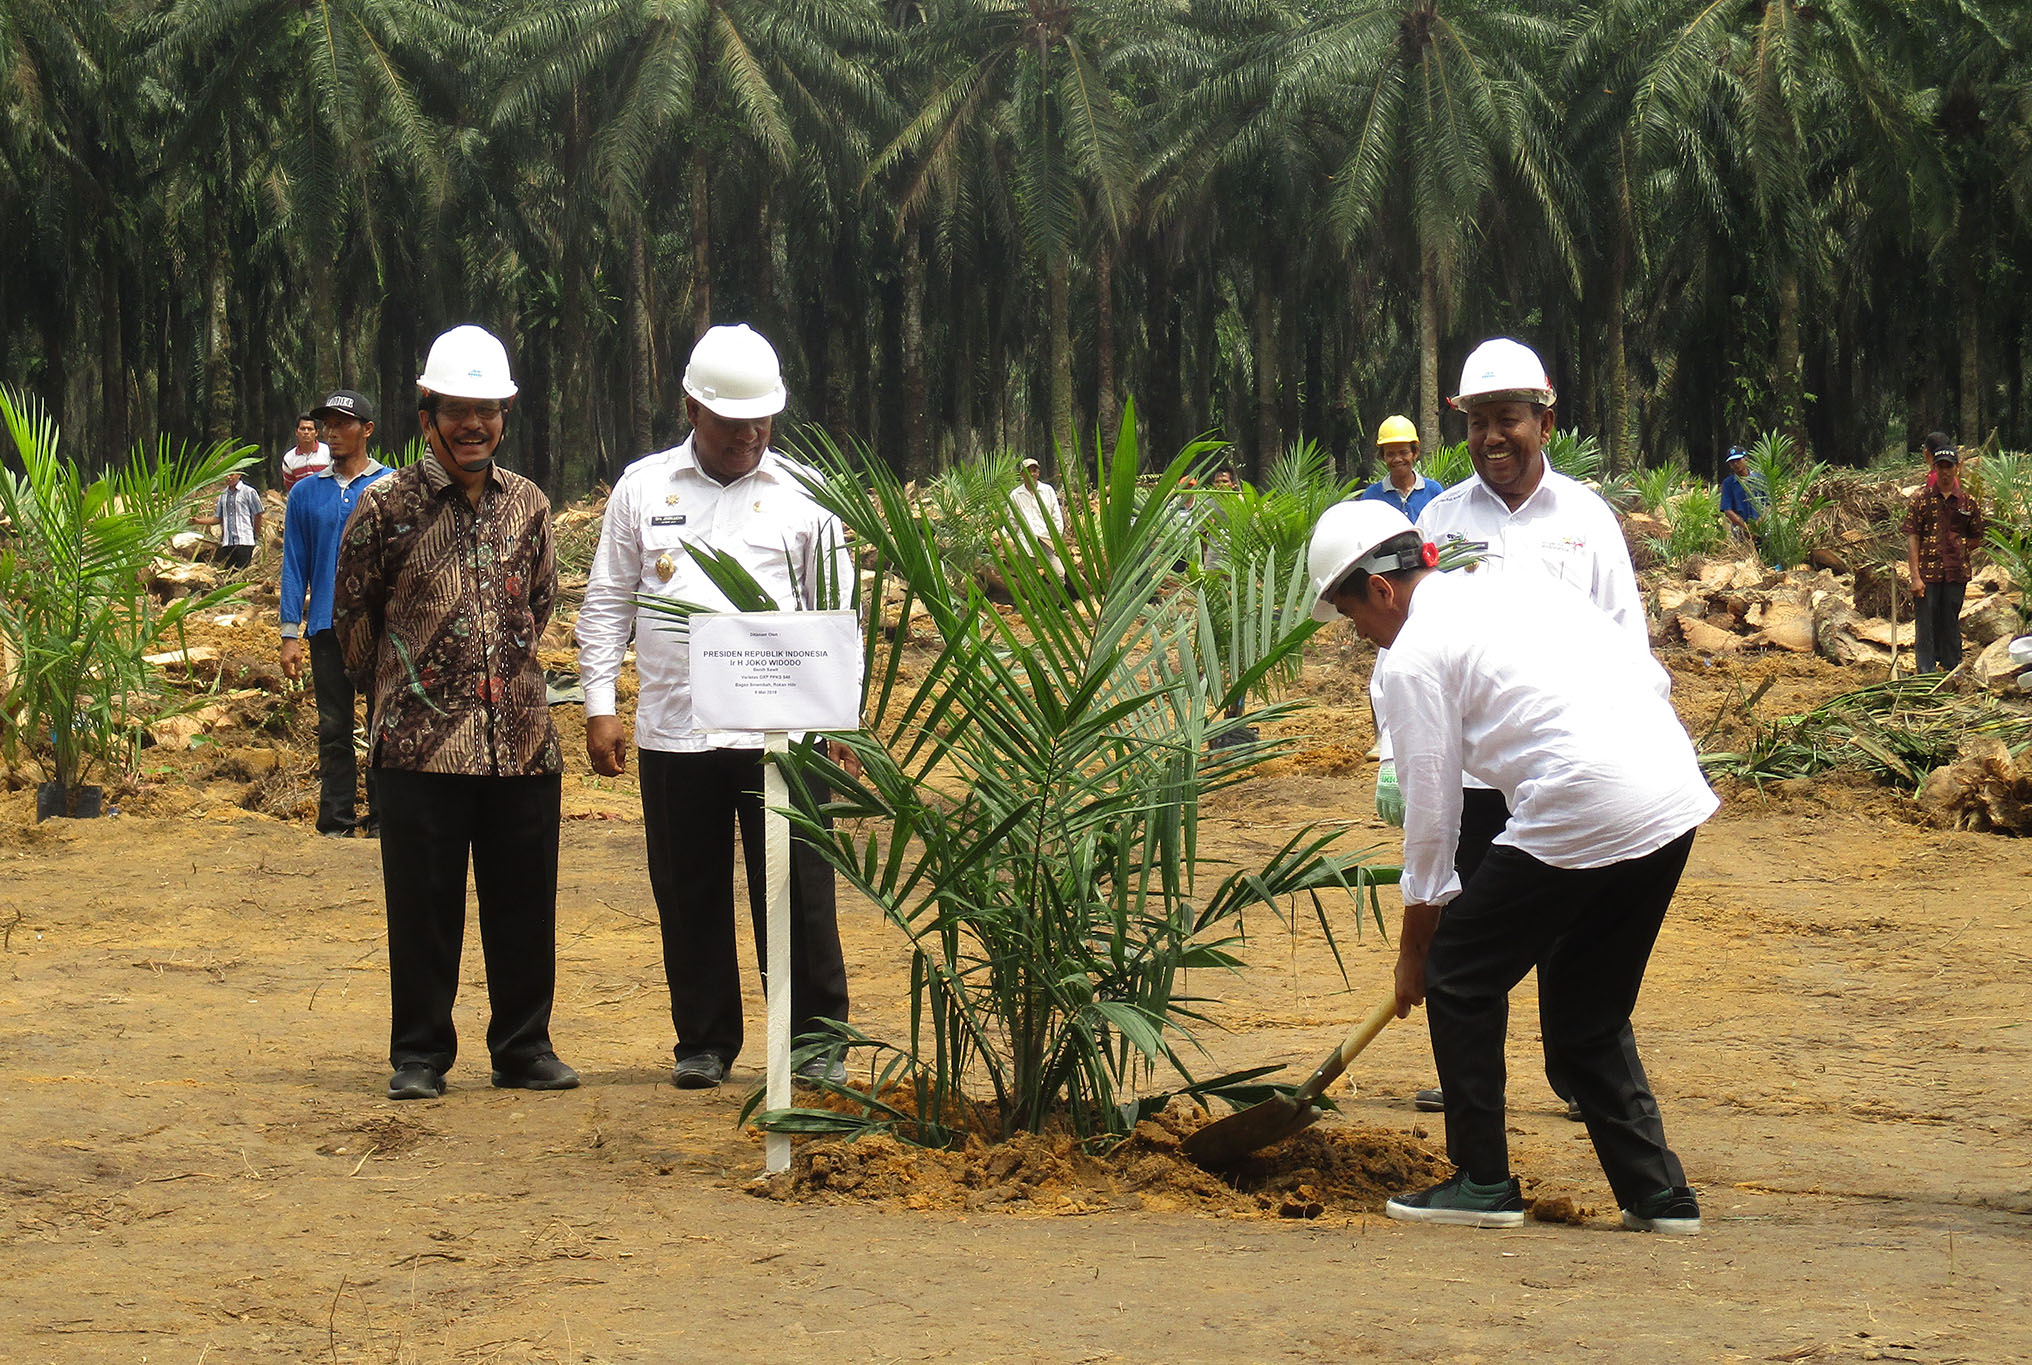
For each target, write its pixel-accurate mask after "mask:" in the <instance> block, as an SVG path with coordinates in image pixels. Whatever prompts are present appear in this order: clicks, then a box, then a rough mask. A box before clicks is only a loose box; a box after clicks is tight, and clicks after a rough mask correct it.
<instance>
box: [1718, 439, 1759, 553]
mask: <svg viewBox="0 0 2032 1365" xmlns="http://www.w3.org/2000/svg"><path fill="white" fill-rule="evenodd" d="M1726 463H1727V465H1728V470H1729V472H1728V474H1727V475H1726V476H1725V477H1724V478H1723V479H1722V520H1723V521H1726V522H1727V523H1728V524H1729V539H1731V540H1734V541H1737V542H1739V543H1741V544H1745V545H1747V544H1749V543H1751V542H1752V541H1754V540H1755V539H1756V538H1757V527H1756V525H1755V523H1756V521H1757V520H1758V518H1760V517H1762V516H1763V515H1764V509H1763V507H1762V506H1761V505H1760V500H1759V498H1758V497H1755V496H1752V494H1753V491H1754V492H1758V493H1761V491H1762V490H1760V489H1753V485H1755V484H1756V482H1757V476H1756V475H1754V474H1752V473H1750V472H1749V470H1750V457H1749V455H1747V454H1746V453H1744V450H1743V448H1742V447H1741V446H1730V447H1729V456H1728V459H1727V461H1726Z"/></svg>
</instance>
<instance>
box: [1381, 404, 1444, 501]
mask: <svg viewBox="0 0 2032 1365" xmlns="http://www.w3.org/2000/svg"><path fill="white" fill-rule="evenodd" d="M1376 456H1377V458H1378V459H1380V460H1382V462H1383V470H1384V475H1383V477H1382V478H1380V479H1378V480H1376V482H1374V483H1372V484H1370V485H1369V486H1368V487H1367V488H1365V489H1363V490H1362V496H1363V497H1364V498H1368V499H1371V500H1373V501H1377V502H1387V503H1389V504H1390V505H1391V506H1392V507H1394V508H1396V509H1397V510H1398V511H1400V512H1402V513H1403V514H1404V515H1405V516H1406V517H1409V518H1410V519H1411V520H1412V521H1416V520H1418V514H1419V513H1420V512H1422V511H1424V510H1425V504H1427V503H1428V502H1431V501H1432V500H1433V499H1434V498H1436V497H1438V496H1439V495H1440V494H1441V493H1444V492H1445V491H1446V485H1445V484H1443V483H1441V482H1440V481H1439V480H1438V479H1428V478H1427V477H1425V475H1423V474H1421V473H1419V472H1418V428H1417V427H1415V426H1413V425H1411V419H1410V418H1409V417H1385V418H1384V419H1383V424H1382V425H1381V426H1379V427H1377V428H1376Z"/></svg>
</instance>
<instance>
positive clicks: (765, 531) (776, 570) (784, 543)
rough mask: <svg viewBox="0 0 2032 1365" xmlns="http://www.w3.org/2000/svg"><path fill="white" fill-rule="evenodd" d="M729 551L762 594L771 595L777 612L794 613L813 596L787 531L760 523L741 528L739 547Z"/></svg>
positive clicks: (763, 521)
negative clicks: (750, 576) (804, 578)
mask: <svg viewBox="0 0 2032 1365" xmlns="http://www.w3.org/2000/svg"><path fill="white" fill-rule="evenodd" d="M728 548H729V549H731V550H732V551H733V553H734V556H735V557H736V558H737V559H739V560H740V561H741V567H742V568H744V569H746V570H747V571H748V572H749V573H750V574H751V575H753V577H754V579H755V581H756V583H758V584H760V585H761V588H762V591H764V592H766V593H768V594H769V596H770V598H771V599H772V600H773V601H774V602H775V603H776V606H777V609H778V610H781V611H794V610H796V609H797V607H798V606H800V605H801V603H802V601H803V600H804V599H806V598H808V597H809V596H810V585H809V584H806V583H804V582H803V581H802V577H803V574H804V565H803V564H802V562H801V561H800V559H799V556H798V554H797V548H796V544H795V538H794V536H793V533H792V532H791V531H790V529H789V528H788V527H785V526H782V525H778V524H774V523H772V522H769V521H765V520H760V519H758V520H755V521H751V522H749V523H748V524H747V525H746V526H744V527H742V528H741V533H740V536H739V544H738V545H735V546H729V547H728ZM800 589H801V591H800Z"/></svg>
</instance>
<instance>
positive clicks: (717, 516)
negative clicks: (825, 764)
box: [578, 437, 855, 753]
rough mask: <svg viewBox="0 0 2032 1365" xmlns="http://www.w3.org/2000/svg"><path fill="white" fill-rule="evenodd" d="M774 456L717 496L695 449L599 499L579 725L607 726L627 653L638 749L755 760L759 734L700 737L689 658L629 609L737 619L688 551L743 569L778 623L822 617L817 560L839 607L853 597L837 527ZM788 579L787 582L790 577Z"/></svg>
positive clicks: (660, 461) (581, 625) (653, 459)
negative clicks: (813, 613) (703, 612)
mask: <svg viewBox="0 0 2032 1365" xmlns="http://www.w3.org/2000/svg"><path fill="white" fill-rule="evenodd" d="M796 468H798V466H796V465H794V464H793V463H792V462H791V461H789V460H787V459H786V458H784V457H783V456H782V455H780V454H778V453H777V452H776V451H774V450H769V451H765V452H763V455H762V462H761V463H760V464H759V465H757V466H756V467H755V469H754V470H753V471H752V472H750V473H748V474H746V475H744V476H743V477H741V478H739V479H736V480H735V481H734V482H733V483H730V484H725V485H722V484H721V483H720V482H719V481H718V480H716V479H714V478H712V476H710V475H708V474H707V473H706V472H705V471H704V470H702V469H700V468H699V465H698V461H697V459H696V458H695V457H694V456H693V455H692V449H691V439H690V438H689V437H687V438H686V439H685V442H684V444H682V445H680V446H677V447H674V448H673V449H670V450H665V451H661V452H659V453H657V454H655V455H645V456H643V457H642V458H641V459H639V460H637V461H636V462H635V463H633V464H631V465H629V466H628V468H627V470H626V471H625V472H624V473H623V474H622V475H621V479H620V482H618V483H616V484H615V485H614V491H613V494H612V495H611V496H610V497H609V498H608V499H607V511H606V515H605V518H604V520H603V521H602V523H601V526H600V544H599V548H598V549H597V550H596V551H595V552H594V554H593V564H592V569H591V571H590V573H589V574H588V576H587V579H586V600H585V605H584V607H583V608H582V609H581V610H580V612H579V621H578V641H579V679H580V681H581V682H583V683H584V684H585V689H586V714H587V715H588V716H611V715H614V714H615V704H614V683H615V680H616V679H617V678H619V677H620V674H621V663H622V660H623V659H624V658H625V657H626V655H627V652H628V641H629V638H630V637H631V636H632V637H633V638H634V641H635V673H636V677H637V679H638V680H639V681H640V683H641V693H640V695H639V696H638V697H637V698H636V701H635V742H636V744H637V745H639V746H640V747H641V748H644V749H655V750H658V751H660V752H667V753H698V752H701V751H703V750H706V749H759V748H761V747H762V736H761V735H759V734H745V733H739V734H737V733H731V732H722V731H706V730H703V729H700V728H699V727H698V725H697V723H696V722H695V721H694V719H693V717H692V710H691V654H690V645H689V643H688V640H687V637H685V636H684V635H682V634H680V633H679V632H677V631H676V630H674V629H672V626H673V625H674V624H675V623H674V622H673V621H672V620H671V619H670V618H668V617H665V616H660V615H658V614H656V613H655V612H652V611H648V610H647V609H641V608H637V607H636V605H635V602H634V599H635V598H637V597H651V596H654V597H666V598H670V599H672V600H674V601H684V602H691V603H694V604H696V605H698V606H701V607H706V608H709V609H713V610H719V611H731V610H733V603H731V602H729V601H728V600H727V599H726V598H725V597H724V596H722V595H721V593H720V590H719V589H718V588H716V587H714V586H713V583H712V580H711V579H709V578H707V577H706V575H705V573H704V571H703V570H701V569H700V568H699V566H698V562H697V561H696V560H694V559H693V558H692V557H691V555H690V554H688V553H687V552H686V550H685V545H686V544H687V543H702V544H704V545H707V546H710V547H711V548H713V549H715V550H720V551H723V552H725V553H727V554H730V555H732V556H733V557H734V558H735V559H737V560H739V561H740V563H741V566H742V567H743V568H745V569H746V570H747V571H748V572H749V573H751V574H753V575H754V577H755V580H756V582H758V583H760V584H761V585H762V587H763V588H764V589H765V590H766V591H767V592H768V593H769V595H770V596H771V597H773V598H774V599H775V600H776V604H777V606H778V607H779V608H781V609H783V610H786V611H808V610H812V609H815V608H816V607H817V606H818V591H819V582H820V578H821V576H822V575H823V574H824V573H825V572H826V571H825V570H824V569H822V567H821V566H822V564H823V562H824V560H825V557H826V556H827V555H828V554H830V555H831V556H832V557H833V563H834V565H835V568H836V571H837V573H838V575H839V580H838V581H839V585H840V596H841V598H842V599H843V604H844V602H845V601H847V600H851V598H852V595H853V592H854V587H855V569H854V557H853V552H852V551H851V550H849V549H848V548H847V545H846V532H845V530H844V528H843V527H842V526H841V525H840V522H839V519H838V518H836V517H834V516H833V515H832V513H830V512H828V511H826V510H825V509H824V508H822V507H820V506H819V505H818V504H817V503H815V502H813V501H812V500H811V497H810V495H809V494H807V493H806V492H805V491H804V486H803V485H802V484H800V483H799V482H798V481H797V479H796V477H795V476H794V475H793V474H792V472H791V471H792V470H794V469H796ZM793 576H794V577H793Z"/></svg>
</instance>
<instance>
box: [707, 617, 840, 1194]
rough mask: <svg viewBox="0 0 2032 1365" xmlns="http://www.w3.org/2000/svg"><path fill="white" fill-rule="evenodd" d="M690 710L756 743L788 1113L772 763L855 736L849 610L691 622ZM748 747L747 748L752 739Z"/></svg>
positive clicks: (777, 1094) (786, 957)
mask: <svg viewBox="0 0 2032 1365" xmlns="http://www.w3.org/2000/svg"><path fill="white" fill-rule="evenodd" d="M690 634H691V698H692V710H693V712H694V713H695V714H696V715H697V717H698V720H699V724H701V725H703V726H705V727H706V728H707V729H709V730H715V731H722V732H735V733H742V734H750V735H752V734H754V733H756V732H760V733H761V735H762V750H763V753H764V754H765V755H766V757H765V758H764V761H763V773H762V804H763V806H764V807H766V808H767V814H766V815H765V816H764V817H763V829H764V830H765V831H766V835H765V838H764V845H765V848H766V850H767V851H766V856H765V858H764V865H765V866H766V867H767V868H768V876H767V879H766V884H767V890H768V906H769V913H768V920H767V923H768V929H769V959H768V964H767V966H766V968H765V973H766V975H767V977H768V984H767V999H768V1004H769V1076H768V1081H767V1083H766V1085H765V1086H764V1089H763V1101H764V1105H765V1107H766V1108H769V1109H785V1108H788V1107H789V1105H790V822H789V821H788V820H787V819H785V818H784V817H783V816H782V815H780V814H778V813H777V812H779V811H781V810H782V809H783V808H784V807H786V806H788V805H789V804H790V793H789V790H788V789H787V787H786V786H785V784H784V781H783V772H782V769H780V768H779V767H778V766H777V759H778V757H780V756H781V755H782V754H784V753H785V752H787V751H788V750H789V748H790V735H791V732H792V731H804V730H858V729H860V728H861V635H860V629H859V627H858V625H857V623H856V621H855V618H854V613H852V612H851V611H757V612H723V613H717V614H706V613H700V614H697V615H694V616H693V617H692V618H691V622H690ZM749 743H751V744H752V743H753V741H752V740H750V741H749ZM762 1153H763V1170H764V1171H766V1172H767V1173H768V1174H771V1175H774V1174H776V1173H777V1172H778V1171H787V1170H789V1169H790V1135H789V1134H788V1133H770V1134H768V1135H766V1137H765V1138H764V1139H763V1147H762Z"/></svg>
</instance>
